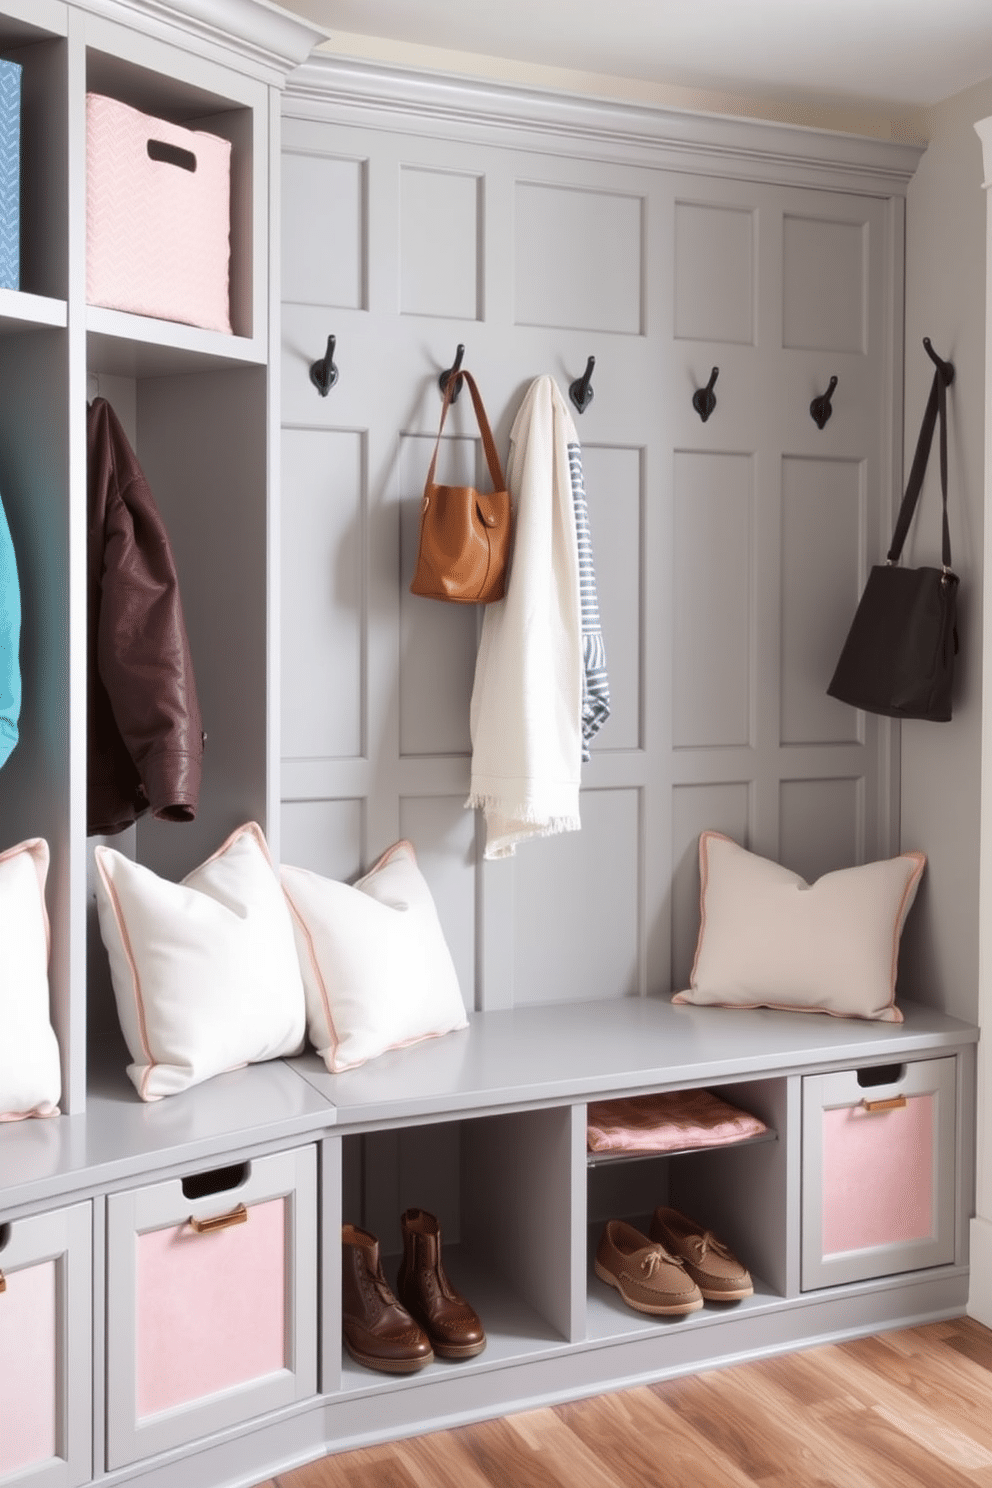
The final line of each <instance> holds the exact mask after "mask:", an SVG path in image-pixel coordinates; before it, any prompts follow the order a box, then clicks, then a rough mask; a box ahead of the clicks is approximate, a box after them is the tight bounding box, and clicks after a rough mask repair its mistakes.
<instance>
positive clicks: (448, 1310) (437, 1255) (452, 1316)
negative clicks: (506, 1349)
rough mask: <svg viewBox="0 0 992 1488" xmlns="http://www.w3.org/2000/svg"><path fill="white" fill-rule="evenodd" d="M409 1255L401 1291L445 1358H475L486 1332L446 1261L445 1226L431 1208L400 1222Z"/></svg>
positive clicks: (414, 1211) (400, 1277) (403, 1263)
mask: <svg viewBox="0 0 992 1488" xmlns="http://www.w3.org/2000/svg"><path fill="white" fill-rule="evenodd" d="M400 1224H401V1227H402V1230H403V1259H402V1261H401V1262H400V1269H399V1275H398V1277H397V1279H396V1291H397V1293H398V1294H399V1297H400V1300H401V1301H402V1303H403V1306H404V1307H405V1308H406V1309H407V1311H408V1312H409V1313H410V1315H411V1317H413V1318H415V1319H416V1321H417V1322H418V1323H419V1324H420V1326H421V1327H422V1328H423V1330H424V1332H425V1333H426V1334H427V1336H428V1338H429V1339H430V1341H431V1344H432V1345H433V1348H434V1352H435V1353H436V1354H437V1356H438V1358H439V1359H470V1358H471V1357H472V1355H473V1354H481V1353H482V1350H483V1349H484V1348H485V1346H486V1333H485V1329H484V1328H483V1326H482V1323H481V1321H480V1320H479V1316H478V1313H476V1312H475V1311H474V1310H473V1309H472V1308H471V1307H470V1306H469V1304H468V1303H467V1302H466V1301H465V1298H464V1297H462V1296H460V1295H459V1293H458V1292H456V1291H455V1289H454V1287H453V1286H452V1285H451V1282H450V1281H449V1280H448V1278H447V1276H446V1275H445V1273H444V1267H443V1265H442V1264H441V1226H440V1225H439V1224H438V1222H437V1220H436V1219H435V1217H434V1215H433V1214H428V1213H427V1211H426V1209H407V1211H406V1212H405V1214H404V1215H403V1217H402V1219H401V1221H400Z"/></svg>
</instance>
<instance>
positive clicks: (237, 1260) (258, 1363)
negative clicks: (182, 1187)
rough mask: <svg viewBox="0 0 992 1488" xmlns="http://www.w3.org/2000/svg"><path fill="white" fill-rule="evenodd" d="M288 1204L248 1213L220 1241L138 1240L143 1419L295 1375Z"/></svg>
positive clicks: (187, 1237)
mask: <svg viewBox="0 0 992 1488" xmlns="http://www.w3.org/2000/svg"><path fill="white" fill-rule="evenodd" d="M285 1230H286V1201H285V1200H284V1199H269V1200H268V1201H267V1202H266V1203H262V1204H252V1205H249V1206H248V1209H247V1217H246V1220H245V1223H244V1224H242V1225H238V1226H237V1227H235V1228H233V1229H225V1230H221V1231H219V1232H218V1233H216V1234H196V1233H195V1232H194V1231H193V1229H192V1228H191V1227H190V1225H189V1224H181V1225H175V1226H170V1227H168V1228H166V1229H161V1230H149V1231H148V1232H147V1233H145V1234H143V1235H139V1236H138V1240H137V1247H138V1249H137V1294H136V1309H137V1324H136V1329H135V1332H136V1339H137V1357H136V1361H135V1398H136V1402H137V1412H138V1416H139V1417H141V1416H148V1415H152V1414H154V1413H155V1412H156V1411H164V1410H170V1409H171V1408H172V1407H174V1406H178V1405H186V1404H188V1403H189V1402H190V1401H193V1400H198V1399H202V1398H203V1397H204V1396H207V1395H212V1394H216V1392H217V1391H219V1390H230V1389H234V1388H235V1387H236V1386H238V1385H244V1384H247V1383H248V1382H249V1381H251V1380H255V1379H260V1378H261V1377H262V1376H263V1375H267V1374H274V1373H275V1372H276V1371H277V1370H280V1369H284V1368H285V1367H286V1311H287V1295H288V1288H289V1286H290V1280H289V1277H288V1275H287V1269H286V1253H285Z"/></svg>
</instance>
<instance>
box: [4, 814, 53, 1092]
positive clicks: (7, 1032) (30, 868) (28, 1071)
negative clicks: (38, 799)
mask: <svg viewBox="0 0 992 1488" xmlns="http://www.w3.org/2000/svg"><path fill="white" fill-rule="evenodd" d="M47 876H48V843H47V842H46V841H45V840H44V838H42V837H30V838H29V839H28V840H27V841H26V842H19V843H18V844H17V846H16V847H10V848H8V849H7V851H6V852H2V853H0V1121H19V1120H21V1118H22V1117H24V1116H57V1115H58V1109H59V1106H58V1103H59V1096H60V1095H61V1093H62V1071H61V1067H60V1064H59V1046H58V1041H57V1040H56V1037H55V1034H54V1032H53V1030H52V1024H51V1017H50V1013H49V1006H48V1002H49V998H48V934H49V927H48V913H47V911H46V909H45V880H46V878H47Z"/></svg>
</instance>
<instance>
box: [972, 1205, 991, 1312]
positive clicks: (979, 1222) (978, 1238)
mask: <svg viewBox="0 0 992 1488" xmlns="http://www.w3.org/2000/svg"><path fill="white" fill-rule="evenodd" d="M970 1264H971V1289H970V1292H969V1294H968V1316H969V1317H973V1318H974V1319H975V1321H976V1322H979V1323H984V1324H985V1326H986V1328H992V1220H988V1219H983V1218H982V1217H981V1216H977V1217H976V1218H975V1219H973V1220H972V1221H971V1262H970Z"/></svg>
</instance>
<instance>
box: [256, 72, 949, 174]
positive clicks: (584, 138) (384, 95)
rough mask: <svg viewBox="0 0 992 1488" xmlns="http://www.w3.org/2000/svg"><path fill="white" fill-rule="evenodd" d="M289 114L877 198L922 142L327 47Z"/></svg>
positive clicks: (296, 76) (291, 88)
mask: <svg viewBox="0 0 992 1488" xmlns="http://www.w3.org/2000/svg"><path fill="white" fill-rule="evenodd" d="M283 115H284V117H286V118H298V119H324V120H329V121H332V122H335V123H338V124H342V125H345V124H350V125H361V126H364V127H370V126H371V127H379V128H399V129H403V130H406V131H409V130H410V129H411V128H413V129H415V130H416V131H417V132H420V133H424V134H431V135H435V136H436V135H441V136H447V137H449V138H453V139H462V140H464V139H467V138H479V139H480V140H483V139H485V140H487V141H489V142H492V140H493V136H494V132H495V133H500V132H502V133H506V134H511V133H512V134H514V135H516V136H517V138H516V139H514V141H513V143H514V144H515V145H518V146H522V147H524V148H527V147H530V148H533V149H540V150H542V151H548V150H551V151H555V152H561V153H567V154H570V155H576V154H580V155H584V156H587V157H589V158H593V159H599V160H604V159H608V160H611V161H614V162H616V163H625V164H632V163H633V164H637V163H640V164H645V165H654V166H665V167H667V168H669V169H684V170H690V171H694V172H697V173H698V172H704V173H708V174H713V175H725V174H733V175H735V176H737V177H738V178H740V177H747V178H749V179H752V180H762V181H774V182H777V183H781V184H805V185H809V184H811V183H812V184H816V185H819V186H824V187H828V188H829V187H833V188H835V189H837V190H844V191H856V192H861V193H863V194H866V195H878V196H902V195H905V192H906V187H907V185H908V182H909V181H910V179H911V177H912V175H913V173H914V171H915V170H916V167H917V165H918V163H919V160H920V156H921V155H922V153H923V150H924V148H925V147H924V146H922V145H914V144H906V143H902V142H896V141H889V140H878V139H867V138H862V137H861V136H859V135H851V134H843V133H838V132H834V131H831V130H824V129H806V128H802V127H799V126H796V125H790V124H778V123H773V122H768V121H764V120H757V119H748V118H736V117H730V116H728V115H722V114H704V113H694V112H690V111H688V110H683V109H673V108H661V107H654V106H651V105H648V104H641V103H623V102H618V101H616V100H610V99H605V98H593V97H587V96H585V95H581V94H572V93H565V92H558V91H557V90H554V89H548V88H536V87H523V86H517V85H514V86H510V85H504V84H500V83H494V82H492V81H490V80H479V79H475V78H467V77H459V76H455V75H451V74H440V73H432V72H426V71H422V70H419V69H414V68H409V69H408V68H401V67H395V66H382V65H379V64H377V63H371V62H362V61H357V60H353V59H345V58H337V57H333V56H329V55H324V54H321V53H318V54H316V55H314V56H312V57H311V58H310V59H309V60H308V61H307V62H305V63H304V64H303V65H302V66H300V67H299V68H298V69H297V70H296V71H295V72H294V73H293V74H292V75H291V76H290V78H289V79H288V81H287V86H286V90H285V94H284V98H283Z"/></svg>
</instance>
